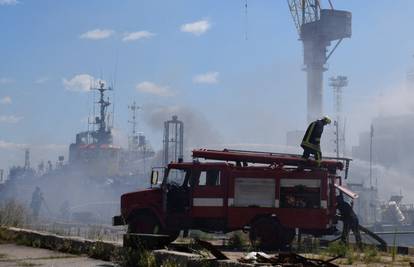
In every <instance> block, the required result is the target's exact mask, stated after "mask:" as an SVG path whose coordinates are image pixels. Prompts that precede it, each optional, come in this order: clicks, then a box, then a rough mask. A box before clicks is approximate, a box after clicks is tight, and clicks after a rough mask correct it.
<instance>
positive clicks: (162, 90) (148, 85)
mask: <svg viewBox="0 0 414 267" xmlns="http://www.w3.org/2000/svg"><path fill="white" fill-rule="evenodd" d="M136 89H137V91H139V92H142V93H148V94H153V95H158V96H173V95H174V92H173V91H171V89H170V87H169V86H162V85H157V84H155V83H152V82H148V81H145V82H142V83H139V84H137V86H136Z"/></svg>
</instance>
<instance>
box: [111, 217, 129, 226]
mask: <svg viewBox="0 0 414 267" xmlns="http://www.w3.org/2000/svg"><path fill="white" fill-rule="evenodd" d="M125 224H126V223H125V220H124V217H122V216H121V215H117V216H114V217H112V225H113V226H118V225H125Z"/></svg>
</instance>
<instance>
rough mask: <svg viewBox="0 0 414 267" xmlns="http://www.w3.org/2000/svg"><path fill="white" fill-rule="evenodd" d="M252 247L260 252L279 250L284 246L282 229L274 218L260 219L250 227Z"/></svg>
mask: <svg viewBox="0 0 414 267" xmlns="http://www.w3.org/2000/svg"><path fill="white" fill-rule="evenodd" d="M249 238H250V242H251V244H252V246H253V247H254V248H257V249H260V250H267V251H269V250H280V249H283V248H284V247H285V245H286V242H285V237H284V236H283V227H282V225H281V224H280V223H279V221H278V220H277V219H276V218H273V217H260V218H258V219H256V220H254V221H253V222H252V223H251V225H250V232H249Z"/></svg>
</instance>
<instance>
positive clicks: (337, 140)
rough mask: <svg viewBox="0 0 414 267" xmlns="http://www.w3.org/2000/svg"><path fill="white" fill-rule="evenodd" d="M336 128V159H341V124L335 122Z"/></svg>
mask: <svg viewBox="0 0 414 267" xmlns="http://www.w3.org/2000/svg"><path fill="white" fill-rule="evenodd" d="M334 126H335V145H336V149H335V151H336V157H337V158H339V123H338V121H337V120H336V121H334Z"/></svg>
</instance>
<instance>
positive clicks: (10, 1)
mask: <svg viewBox="0 0 414 267" xmlns="http://www.w3.org/2000/svg"><path fill="white" fill-rule="evenodd" d="M18 3H20V2H19V1H17V0H0V6H14V5H17V4H18Z"/></svg>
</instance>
